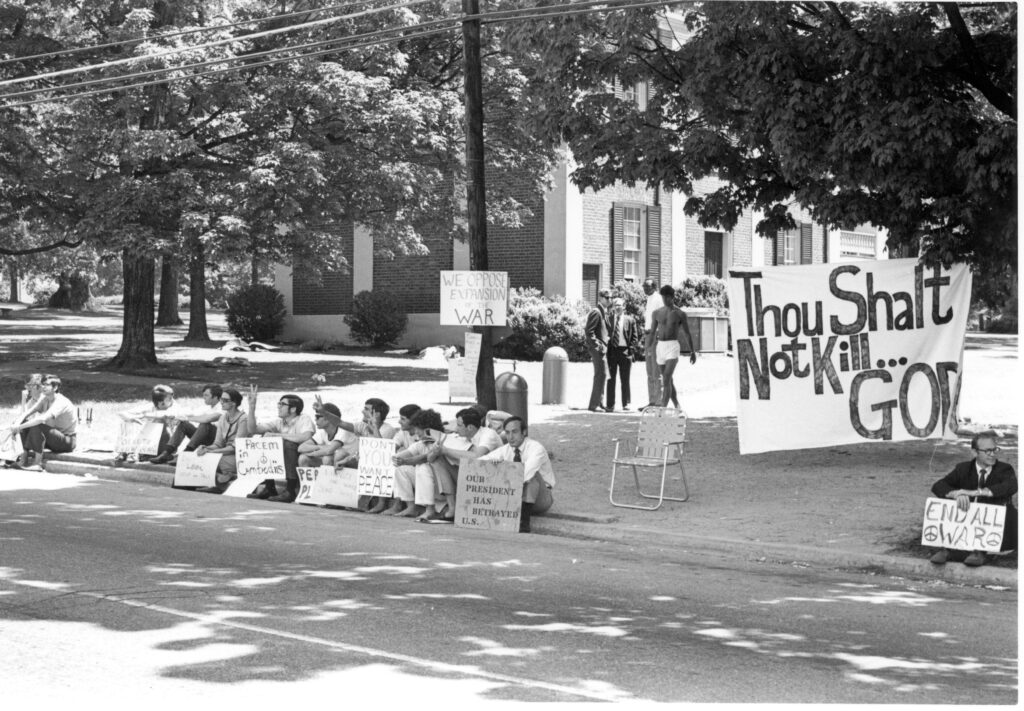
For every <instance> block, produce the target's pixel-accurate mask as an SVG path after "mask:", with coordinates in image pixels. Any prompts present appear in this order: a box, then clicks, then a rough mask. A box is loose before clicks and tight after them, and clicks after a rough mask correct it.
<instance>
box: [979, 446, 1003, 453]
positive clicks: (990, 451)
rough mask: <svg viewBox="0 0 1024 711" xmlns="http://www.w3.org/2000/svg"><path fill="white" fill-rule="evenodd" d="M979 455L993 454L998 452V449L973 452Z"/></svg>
mask: <svg viewBox="0 0 1024 711" xmlns="http://www.w3.org/2000/svg"><path fill="white" fill-rule="evenodd" d="M975 451H976V452H978V453H979V454H995V453H996V452H998V451H999V447H992V448H991V449H978V450H975Z"/></svg>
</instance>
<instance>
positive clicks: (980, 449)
mask: <svg viewBox="0 0 1024 711" xmlns="http://www.w3.org/2000/svg"><path fill="white" fill-rule="evenodd" d="M996 436H997V435H996V433H995V432H991V431H990V432H982V433H980V434H977V435H975V436H974V438H973V439H972V440H971V449H973V450H974V459H973V460H971V461H969V462H961V463H960V464H957V465H956V466H955V467H953V471H951V472H950V473H949V474H947V475H946V476H944V477H942V478H941V479H939V480H938V481H937V482H935V484H934V485H933V486H932V493H933V494H934V495H935V496H937V497H939V498H940V499H956V505H957V508H959V509H960V510H961V511H966V510H967V508H968V507H969V506H970V504H971V502H972V501H976V502H978V503H982V504H993V505H995V506H1004V507H1006V519H1005V524H1004V527H1003V544H1002V546H1001V547H1000V550H1001V551H1012V550H1014V549H1016V547H1017V508H1016V507H1015V506H1014V505H1013V502H1012V501H1011V499H1012V498H1013V495H1014V494H1016V493H1017V473H1016V472H1015V471H1014V470H1013V467H1011V466H1010V465H1009V464H1007V463H1006V462H1000V461H999V460H998V459H997V458H996V455H997V454H998V453H999V447H997V446H996ZM960 553H962V551H960ZM950 554H951V551H949V550H948V549H946V548H942V549H940V550H939V551H938V552H936V553H935V554H934V555H933V556H932V558H931V560H932V563H935V564H936V565H942V564H943V563H945V562H946V561H947V560H949V558H950ZM963 562H964V565H970V566H972V567H975V566H979V565H984V564H985V552H984V551H971V552H970V553H968V554H967V556H966V558H964V559H963Z"/></svg>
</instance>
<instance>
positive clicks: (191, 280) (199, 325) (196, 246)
mask: <svg viewBox="0 0 1024 711" xmlns="http://www.w3.org/2000/svg"><path fill="white" fill-rule="evenodd" d="M188 293H189V306H188V333H187V334H185V340H186V341H201V342H209V340H210V332H209V331H207V330H206V251H205V249H204V248H203V243H202V242H201V241H200V240H199V239H198V238H192V239H191V240H189V260H188Z"/></svg>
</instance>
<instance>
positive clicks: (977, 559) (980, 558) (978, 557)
mask: <svg viewBox="0 0 1024 711" xmlns="http://www.w3.org/2000/svg"><path fill="white" fill-rule="evenodd" d="M964 565H969V566H971V567H972V568H977V567H978V566H981V565H985V554H984V553H982V552H981V551H974V552H973V553H971V554H970V555H968V556H967V557H966V558H964Z"/></svg>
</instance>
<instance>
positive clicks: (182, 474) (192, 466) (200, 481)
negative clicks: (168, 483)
mask: <svg viewBox="0 0 1024 711" xmlns="http://www.w3.org/2000/svg"><path fill="white" fill-rule="evenodd" d="M220 458H221V455H220V454H204V455H203V456H201V457H200V456H199V455H198V454H196V453H195V452H180V453H179V454H178V463H177V464H175V466H174V485H175V486H214V485H216V483H217V465H218V464H220Z"/></svg>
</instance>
